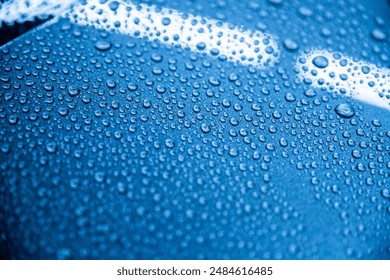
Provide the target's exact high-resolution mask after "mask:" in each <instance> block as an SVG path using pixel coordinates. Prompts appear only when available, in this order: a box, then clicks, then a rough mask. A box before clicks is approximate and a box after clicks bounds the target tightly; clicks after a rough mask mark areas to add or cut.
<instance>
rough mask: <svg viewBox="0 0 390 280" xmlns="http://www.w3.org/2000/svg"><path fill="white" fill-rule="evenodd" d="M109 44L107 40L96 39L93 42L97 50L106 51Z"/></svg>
mask: <svg viewBox="0 0 390 280" xmlns="http://www.w3.org/2000/svg"><path fill="white" fill-rule="evenodd" d="M111 46H112V45H111V43H110V42H107V41H97V42H96V43H95V48H96V49H97V50H99V51H108V50H109V49H110V48H111Z"/></svg>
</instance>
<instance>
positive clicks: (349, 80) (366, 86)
mask: <svg viewBox="0 0 390 280" xmlns="http://www.w3.org/2000/svg"><path fill="white" fill-rule="evenodd" d="M319 56H322V57H323V58H325V59H326V60H325V61H327V64H328V65H327V66H326V67H323V66H322V67H323V68H321V67H318V66H316V65H315V64H314V62H313V60H314V59H315V58H316V57H319ZM322 61H323V59H322ZM296 67H297V69H298V70H299V74H298V76H299V78H300V79H301V80H304V79H310V80H311V81H312V86H313V87H317V88H324V89H326V90H328V91H330V92H337V93H339V94H346V95H348V96H350V97H352V98H354V99H358V100H361V101H363V102H366V103H369V104H372V105H375V106H377V107H382V108H386V109H389V110H390V69H385V68H378V67H377V66H375V65H374V64H370V63H367V62H364V61H355V60H353V59H352V58H350V57H348V56H345V55H343V54H339V53H330V52H328V51H326V50H314V51H312V52H310V53H309V54H305V55H302V56H301V57H300V58H298V60H297V62H296Z"/></svg>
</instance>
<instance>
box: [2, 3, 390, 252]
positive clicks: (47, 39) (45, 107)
mask: <svg viewBox="0 0 390 280" xmlns="http://www.w3.org/2000/svg"><path fill="white" fill-rule="evenodd" d="M158 2H159V3H158V4H155V3H154V4H155V5H160V6H164V7H165V6H168V7H170V8H174V9H177V10H180V11H185V12H188V13H193V14H197V15H202V16H207V17H209V18H217V19H221V20H223V21H226V22H230V23H232V24H237V25H242V26H244V27H246V28H249V29H258V30H263V31H266V32H269V33H271V34H275V35H276V36H277V37H278V40H279V44H280V49H281V56H280V62H278V63H277V65H276V66H275V67H273V68H267V69H257V68H254V67H248V66H243V65H239V64H235V63H231V62H228V61H226V60H224V59H219V58H218V57H211V56H207V55H205V54H200V53H193V52H191V51H189V50H187V49H183V48H180V47H168V46H165V45H161V44H160V43H158V42H150V41H147V40H146V39H142V38H133V37H130V36H126V35H121V34H116V33H111V32H107V31H100V30H96V29H94V28H93V27H81V26H77V25H73V24H71V23H70V22H69V20H68V19H59V20H58V21H52V23H51V24H49V25H47V26H45V27H44V28H41V29H35V30H33V31H32V32H29V33H27V34H25V35H23V36H21V37H19V38H18V39H16V40H14V41H13V42H12V43H10V44H8V45H6V46H5V47H2V48H1V49H0V69H1V70H0V87H1V89H0V123H1V125H0V182H1V184H0V241H1V242H0V257H1V258H4V259H389V258H390V226H389V222H390V182H389V169H390V161H389V159H390V157H389V151H390V145H389V144H390V143H389V139H390V123H389V121H388V120H389V117H390V113H389V111H388V110H385V109H381V108H376V107H373V106H371V105H367V104H364V103H360V102H358V101H356V100H353V99H350V98H349V97H346V96H343V95H340V94H337V93H335V92H327V91H325V90H320V89H313V90H314V92H312V91H311V92H310V94H308V92H307V91H308V90H311V89H312V88H311V85H310V83H306V82H304V81H301V80H299V79H298V77H297V76H296V69H294V66H295V62H296V58H297V56H298V54H299V53H300V52H301V51H304V50H311V49H312V48H324V49H327V50H329V51H339V52H342V53H344V54H346V55H349V56H351V57H354V58H356V59H364V60H365V61H368V62H370V63H374V64H377V65H378V66H380V67H383V68H387V69H388V68H389V57H388V55H389V44H388V43H389V41H388V40H389V39H388V38H389V28H388V27H389V26H388V25H386V23H382V22H380V21H379V23H378V20H375V16H373V14H372V13H371V12H370V11H369V10H367V9H365V8H364V7H363V6H361V5H357V4H356V3H355V2H354V1H320V2H321V3H318V1H278V0H269V1H231V2H230V1H216V2H215V4H214V3H211V4H209V2H208V1H184V2H182V1H169V2H168V1H166V2H164V1H158ZM148 3H149V2H148ZM374 28H379V29H380V30H383V32H384V33H385V35H386V36H387V37H386V39H385V40H384V41H378V40H375V39H374V38H373V37H372V36H371V35H370V34H371V32H372V30H373V29H374ZM287 38H288V39H291V40H294V41H295V42H296V43H297V44H298V47H297V48H293V49H291V48H288V47H287V46H286V43H284V42H285V40H286V39H287ZM102 44H103V45H104V46H105V48H101V46H102ZM99 45H100V47H99ZM287 45H288V44H287ZM305 93H306V94H305ZM344 103H345V104H348V105H349V106H351V108H353V111H354V114H353V116H352V117H351V118H343V117H341V116H340V115H338V114H337V113H336V112H335V108H336V107H337V106H338V105H340V104H344Z"/></svg>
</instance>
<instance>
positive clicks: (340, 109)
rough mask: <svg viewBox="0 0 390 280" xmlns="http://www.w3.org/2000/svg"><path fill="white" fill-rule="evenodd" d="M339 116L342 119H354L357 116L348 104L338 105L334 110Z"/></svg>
mask: <svg viewBox="0 0 390 280" xmlns="http://www.w3.org/2000/svg"><path fill="white" fill-rule="evenodd" d="M334 110H335V112H336V113H337V115H339V116H340V117H342V118H352V117H353V116H354V115H355V111H354V110H353V108H352V107H351V106H350V105H349V104H346V103H342V104H339V105H337V107H336V108H335V109H334Z"/></svg>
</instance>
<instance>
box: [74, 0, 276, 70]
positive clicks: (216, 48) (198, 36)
mask: <svg viewBox="0 0 390 280" xmlns="http://www.w3.org/2000/svg"><path fill="white" fill-rule="evenodd" d="M118 4H119V5H118ZM69 17H70V19H71V21H73V22H74V23H76V24H79V25H92V26H94V27H96V28H99V29H106V30H108V31H112V30H114V31H116V32H120V33H123V34H128V35H131V36H136V37H141V38H147V39H148V40H151V41H153V40H158V41H160V42H161V43H163V44H167V45H180V46H181V47H183V48H189V49H190V50H191V51H194V52H204V53H207V54H212V55H215V56H225V57H226V59H227V60H229V61H233V62H239V63H241V64H244V65H252V66H255V67H265V66H272V65H273V64H274V62H275V61H276V59H277V57H278V46H277V44H276V41H275V40H274V39H273V37H272V36H270V35H267V34H264V33H262V32H260V31H249V30H243V29H240V28H238V27H230V26H228V24H227V23H223V22H221V21H217V20H214V19H207V18H204V17H201V16H194V15H191V14H183V13H180V12H179V11H176V10H172V9H167V8H161V9H160V8H157V7H156V6H149V5H145V4H139V5H135V4H133V3H131V2H129V3H126V2H124V1H121V0H118V1H108V2H107V3H105V4H100V2H99V1H97V0H91V1H88V2H87V3H86V4H85V5H79V6H77V7H75V9H74V10H73V11H72V12H71V13H70V14H69Z"/></svg>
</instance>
